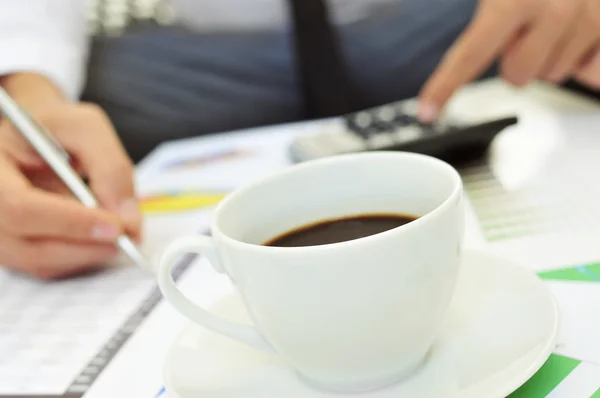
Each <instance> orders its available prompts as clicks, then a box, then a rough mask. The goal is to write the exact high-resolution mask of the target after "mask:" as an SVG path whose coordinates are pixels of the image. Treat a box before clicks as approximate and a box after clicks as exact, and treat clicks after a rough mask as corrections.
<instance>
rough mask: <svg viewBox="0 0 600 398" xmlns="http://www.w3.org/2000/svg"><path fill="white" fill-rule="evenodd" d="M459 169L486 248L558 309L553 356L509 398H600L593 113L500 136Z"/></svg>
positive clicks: (599, 160) (597, 125)
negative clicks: (533, 277)
mask: <svg viewBox="0 0 600 398" xmlns="http://www.w3.org/2000/svg"><path fill="white" fill-rule="evenodd" d="M599 109H600V108H599ZM550 118H553V119H554V120H553V123H551V124H550V125H547V124H545V122H547V121H548V119H550ZM460 171H461V174H462V175H463V181H464V184H465V190H466V192H467V196H468V197H469V202H470V204H471V206H472V209H473V213H474V216H475V217H474V219H475V220H476V222H477V228H478V230H479V233H480V234H481V237H482V241H484V242H485V246H486V247H487V249H489V250H491V251H494V252H496V253H497V254H499V255H501V256H504V257H507V258H510V259H512V260H514V261H516V262H518V263H520V264H522V265H523V266H525V267H527V268H530V269H533V270H535V271H536V272H537V273H538V275H539V276H540V277H541V278H542V279H544V280H546V281H547V282H548V284H549V287H550V289H551V290H552V291H553V293H554V294H555V296H556V298H557V300H558V303H559V307H560V310H561V316H562V320H561V332H560V335H559V342H558V345H557V347H556V349H555V354H554V355H553V357H551V360H549V361H548V362H547V364H546V365H544V367H543V368H542V369H541V370H540V372H538V375H536V376H534V377H533V378H532V379H531V380H530V382H528V383H527V384H526V385H525V386H524V387H523V388H522V389H521V390H519V391H517V393H515V394H514V395H513V396H511V398H512V397H514V398H516V397H527V398H537V397H540V398H542V397H546V396H547V397H553V398H562V397H567V398H571V397H573V398H578V397H582V398H587V397H592V396H593V397H596V396H599V397H600V345H599V344H598V336H600V318H599V317H598V315H597V314H598V303H600V244H599V242H600V200H599V199H600V178H599V176H600V110H599V111H598V112H597V113H589V112H588V113H585V114H577V113H568V114H561V115H553V116H548V118H544V120H541V119H540V120H537V121H535V122H534V123H533V124H532V125H530V126H526V127H525V128H523V126H521V127H519V128H516V129H514V131H510V132H506V134H503V136H501V137H499V139H498V141H497V142H496V143H494V148H493V150H492V151H491V153H490V157H489V159H488V161H486V162H483V163H479V164H475V165H472V166H469V167H465V168H463V169H462V170H460Z"/></svg>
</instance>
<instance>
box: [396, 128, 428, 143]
mask: <svg viewBox="0 0 600 398" xmlns="http://www.w3.org/2000/svg"><path fill="white" fill-rule="evenodd" d="M421 136H423V129H421V127H420V126H416V125H413V126H406V127H401V128H398V129H396V131H395V132H394V138H395V139H396V143H404V142H409V141H413V140H416V139H417V138H419V137H421Z"/></svg>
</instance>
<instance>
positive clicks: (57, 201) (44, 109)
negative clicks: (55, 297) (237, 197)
mask: <svg viewBox="0 0 600 398" xmlns="http://www.w3.org/2000/svg"><path fill="white" fill-rule="evenodd" d="M3 83H4V85H5V87H6V89H7V90H8V91H9V93H11V94H12V95H13V97H14V98H15V99H16V100H17V101H18V102H20V103H21V104H22V105H23V106H24V107H25V108H26V109H28V110H29V112H30V113H31V114H32V116H33V117H34V118H35V119H36V120H38V121H39V122H40V123H41V124H43V125H44V126H45V127H46V128H48V129H49V130H50V131H51V132H52V134H53V135H54V136H55V137H56V138H57V140H58V141H59V142H60V143H61V144H62V146H63V147H65V149H66V150H67V151H68V152H69V153H70V154H71V156H72V157H73V159H74V163H73V166H74V167H75V168H76V169H77V170H78V171H79V172H80V174H82V175H83V176H85V177H87V179H88V180H89V182H90V187H91V188H92V190H93V192H94V193H95V195H96V196H97V197H98V199H99V201H100V202H101V203H102V209H88V208H86V207H85V206H84V205H83V204H81V203H80V202H79V201H77V200H76V199H75V198H74V197H73V196H72V195H71V193H70V192H69V190H68V189H67V187H65V186H64V184H63V183H62V182H61V181H60V180H59V179H58V177H56V175H55V174H54V173H53V172H52V170H50V169H49V168H48V167H47V165H45V163H44V162H43V160H42V159H41V158H39V157H38V155H37V154H36V153H35V152H34V151H33V149H32V148H30V147H29V146H28V145H27V143H26V142H25V141H24V140H23V139H22V138H21V137H20V136H19V134H18V133H17V132H16V131H15V130H14V128H13V126H12V125H11V124H10V123H9V122H8V121H6V120H4V121H2V122H1V123H0V181H1V183H0V264H2V265H5V266H7V267H11V268H14V269H17V270H20V271H23V272H27V273H30V274H32V275H35V276H38V277H42V278H55V277H63V276H68V275H71V274H75V273H78V272H81V271H84V270H86V269H88V268H90V267H94V266H96V265H98V264H99V263H101V262H103V261H106V260H108V259H109V258H110V257H112V256H114V255H115V254H116V253H117V249H116V248H115V245H114V242H115V239H116V238H117V236H118V235H119V234H121V233H122V232H127V233H129V234H131V235H133V236H134V237H137V238H139V234H140V224H141V215H140V212H139V209H138V206H137V202H136V201H135V199H134V190H133V177H132V170H133V167H132V164H131V161H130V160H129V158H128V157H127V155H126V153H125V151H124V150H123V147H122V146H121V144H120V142H119V140H118V138H117V136H116V134H115V132H114V130H113V128H112V126H111V124H110V122H109V120H108V118H107V117H106V115H105V114H104V113H103V112H102V111H101V110H100V109H99V108H97V107H95V106H93V105H90V104H75V103H69V102H67V101H65V100H64V99H63V98H62V97H61V96H60V95H57V92H56V91H54V92H52V88H51V85H50V83H49V82H48V81H47V80H45V79H42V78H41V77H39V76H31V75H27V76H17V77H15V80H10V81H5V82H3Z"/></svg>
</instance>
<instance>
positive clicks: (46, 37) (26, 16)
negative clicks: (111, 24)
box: [0, 0, 88, 100]
mask: <svg viewBox="0 0 600 398" xmlns="http://www.w3.org/2000/svg"><path fill="white" fill-rule="evenodd" d="M87 3H88V2H87V1H86V0H0V76H7V75H11V74H22V73H25V74H30V73H32V74H36V75H41V76H42V77H44V78H46V79H47V80H48V81H50V82H51V83H53V85H55V86H56V87H57V88H58V89H59V90H60V91H61V92H62V94H63V95H65V96H66V97H67V98H70V99H73V100H74V99H77V98H78V97H79V95H80V93H81V90H82V88H83V84H84V78H85V66H86V62H87V56H88V38H87V36H86V25H85V24H86V18H85V13H86V5H87Z"/></svg>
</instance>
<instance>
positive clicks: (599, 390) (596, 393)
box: [590, 388, 600, 398]
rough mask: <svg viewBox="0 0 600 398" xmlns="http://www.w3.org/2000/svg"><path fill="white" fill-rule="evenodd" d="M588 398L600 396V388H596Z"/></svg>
mask: <svg viewBox="0 0 600 398" xmlns="http://www.w3.org/2000/svg"><path fill="white" fill-rule="evenodd" d="M590 398H600V388H599V389H597V390H596V392H595V393H594V394H592V396H591V397H590Z"/></svg>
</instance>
